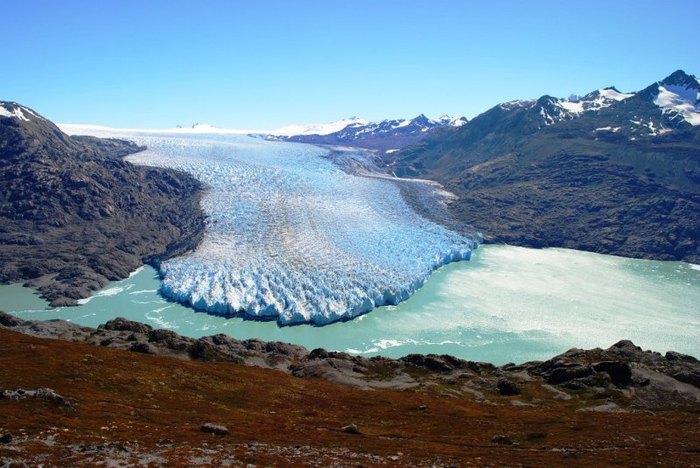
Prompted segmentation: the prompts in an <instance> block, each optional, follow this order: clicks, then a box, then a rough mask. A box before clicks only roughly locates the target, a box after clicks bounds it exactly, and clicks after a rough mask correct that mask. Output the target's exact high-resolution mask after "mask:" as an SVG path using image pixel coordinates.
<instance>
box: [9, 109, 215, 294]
mask: <svg viewBox="0 0 700 468" xmlns="http://www.w3.org/2000/svg"><path fill="white" fill-rule="evenodd" d="M141 150H143V148H140V147H138V146H136V145H135V144H133V143H130V142H126V141H120V140H112V139H110V140H104V139H99V138H91V137H70V136H68V135H66V134H64V133H63V132H61V131H60V130H59V129H58V128H57V127H56V126H55V125H54V124H53V123H51V122H50V121H48V120H46V119H45V118H43V117H41V116H40V115H39V114H37V113H36V112H34V111H32V110H31V109H29V108H27V107H24V106H22V105H20V104H17V103H14V102H0V282H3V283H7V282H16V281H29V282H30V284H31V285H32V286H34V287H37V288H38V289H39V291H40V292H41V294H42V295H43V296H44V297H46V298H47V299H49V300H50V301H51V304H52V305H54V306H59V305H65V304H74V303H75V301H76V300H77V299H80V298H84V297H87V296H88V295H89V294H90V292H91V291H93V290H96V289H99V288H100V287H102V286H104V285H105V284H106V283H107V282H108V281H111V280H117V279H122V278H125V277H126V276H128V274H129V273H130V272H131V271H133V270H135V269H136V268H138V267H139V266H140V265H142V264H143V262H144V261H150V262H157V261H158V260H159V259H161V258H164V257H169V256H173V255H177V254H179V253H182V252H183V251H185V250H187V249H189V248H191V247H193V246H194V245H196V244H197V243H198V242H199V239H200V236H201V233H202V229H203V225H204V223H203V215H202V213H201V210H200V208H199V198H200V193H201V189H202V187H201V185H200V184H199V182H197V181H196V180H195V179H193V178H192V177H190V176H188V175H186V174H183V173H180V172H177V171H173V170H167V169H157V168H148V167H138V166H134V165H133V164H130V163H128V162H126V161H124V160H123V159H122V157H123V156H126V155H128V154H131V153H134V152H136V151H141Z"/></svg>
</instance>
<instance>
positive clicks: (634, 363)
mask: <svg viewBox="0 0 700 468" xmlns="http://www.w3.org/2000/svg"><path fill="white" fill-rule="evenodd" d="M0 323H2V326H0V463H2V464H3V465H4V464H8V463H10V464H11V463H28V464H30V465H36V464H44V465H77V464H90V465H94V464H98V463H104V464H108V465H113V466H116V465H118V464H122V465H124V464H131V465H135V464H149V463H151V464H175V465H188V466H193V465H207V464H213V465H219V466H245V465H247V464H248V463H256V464H261V465H266V466H267V465H284V466H288V465H290V464H296V465H299V464H304V465H310V466H348V465H357V464H359V465H362V466H406V465H418V466H456V465H469V464H478V465H483V464H489V463H493V464H500V465H503V464H506V465H513V464H526V465H564V464H565V465H567V466H591V465H609V464H625V465H629V464H640V463H642V464H664V465H692V464H697V463H700V445H698V441H700V429H699V427H700V426H698V424H697V414H698V410H699V408H700V398H699V397H698V393H699V392H700V389H698V382H697V377H698V375H699V374H698V367H700V364H698V362H697V360H695V358H692V357H690V356H686V355H681V354H678V353H672V352H669V353H667V354H666V355H663V356H662V355H660V354H657V353H652V352H648V351H647V352H644V351H642V350H640V349H639V348H637V347H636V346H634V345H633V344H632V343H629V342H620V343H618V344H616V345H614V346H613V347H611V348H610V349H607V350H600V349H596V350H589V351H584V350H571V351H568V352H567V353H565V354H563V355H561V356H557V357H555V358H552V359H550V360H548V361H545V362H534V363H526V364H523V365H519V366H516V365H506V366H502V367H494V366H492V365H489V364H486V363H475V362H469V361H462V360H459V359H455V358H453V357H450V356H430V355H428V356H424V355H412V356H407V357H405V358H403V359H400V360H390V359H384V358H372V359H365V358H360V357H352V356H348V355H345V354H342V353H330V352H326V351H323V350H314V351H311V352H308V351H306V350H305V349H303V348H300V347H297V346H291V345H285V344H282V343H264V342H261V341H257V340H249V341H237V340H232V339H231V338H228V337H225V336H223V335H216V336H213V337H207V338H202V339H201V340H192V339H187V338H183V337H180V336H178V335H176V334H174V333H172V332H168V331H165V330H153V329H151V328H150V327H148V326H147V325H144V324H140V323H136V322H128V321H125V320H123V319H117V320H114V321H111V322H109V323H107V324H105V325H103V326H101V327H100V328H99V329H97V330H95V329H88V328H82V327H78V326H76V325H72V324H69V323H67V322H61V321H48V322H25V321H19V320H17V319H15V318H14V317H12V316H9V315H6V314H2V315H0ZM17 331H19V332H21V333H17ZM28 334H33V335H36V336H29V335H28ZM37 336H44V337H52V338H58V337H60V338H62V339H46V338H38V337H37ZM68 340H72V341H76V342H71V341H68ZM88 343H93V344H92V345H91V344H88ZM113 347H116V348H123V349H113ZM125 349H129V350H131V351H133V352H131V353H129V354H127V351H125ZM178 358H179V359H178ZM212 361H217V362H212ZM299 377H302V378H299ZM337 382H341V383H342V384H341V385H339V384H338V383H337ZM688 382H690V383H688Z"/></svg>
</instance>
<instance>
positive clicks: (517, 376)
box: [0, 312, 700, 412]
mask: <svg viewBox="0 0 700 468" xmlns="http://www.w3.org/2000/svg"><path fill="white" fill-rule="evenodd" d="M0 328H4V329H9V330H12V331H16V332H20V333H23V334H27V335H32V336H35V337H43V338H55V339H61V340H68V341H73V342H79V343H87V344H92V345H96V346H102V347H111V348H120V349H125V350H129V351H132V352H136V353H145V354H153V355H165V356H173V357H177V358H181V359H186V360H197V361H223V362H233V363H237V364H243V365H247V366H257V367H261V368H269V369H276V370H281V371H283V372H286V373H288V374H291V375H293V376H296V377H303V378H319V379H323V380H327V381H330V382H333V383H337V384H341V385H345V386H351V387H355V388H362V389H373V388H374V389H378V388H393V389H407V388H421V387H426V388H427V387H431V388H433V389H435V388H438V389H441V390H440V391H441V392H443V393H445V394H446V395H453V396H470V397H472V398H474V399H475V400H476V401H479V402H482V403H484V404H494V399H495V398H496V399H497V398H501V397H506V398H509V399H510V400H511V401H510V403H511V404H512V405H515V406H518V405H524V406H537V405H538V402H540V401H541V400H539V399H538V398H535V399H533V398H530V397H528V398H522V399H521V398H520V397H519V395H521V393H526V394H527V395H532V394H533V388H532V387H536V389H535V390H536V391H534V393H535V394H538V395H541V396H540V397H539V398H541V399H544V398H549V399H553V400H562V401H565V400H572V399H577V400H579V401H580V403H581V408H582V409H584V410H591V411H606V412H607V411H627V410H632V409H635V408H640V409H670V408H687V407H692V408H698V407H700V362H699V361H698V360H697V359H696V358H694V357H692V356H688V355H685V354H681V353H677V352H674V351H669V352H667V353H666V354H665V355H662V354H660V353H657V352H652V351H643V350H642V349H641V348H639V347H638V346H635V345H634V344H633V343H632V342H631V341H620V342H618V343H616V344H614V345H613V346H611V347H610V348H608V349H599V348H596V349H591V350H583V349H571V350H569V351H567V352H565V353H563V354H561V355H559V356H555V357H553V358H551V359H549V360H547V361H543V362H541V361H533V362H526V363H524V364H520V365H516V364H506V365H503V366H500V367H497V366H494V365H492V364H489V363H483V362H473V361H466V360H462V359H458V358H455V357H453V356H449V355H434V354H428V355H421V354H411V355H408V356H405V357H403V358H400V359H390V358H385V357H371V358H366V357H362V356H353V355H350V354H347V353H341V352H331V351H326V350H323V349H314V350H312V351H308V350H307V349H306V348H304V347H302V346H298V345H292V344H288V343H281V342H264V341H260V340H255V339H253V340H243V341H241V340H236V339H233V338H231V337H229V336H228V335H223V334H218V335H213V336H207V337H204V338H200V339H193V338H188V337H184V336H180V335H178V334H177V333H175V332H173V331H171V330H164V329H154V328H153V327H151V326H150V325H147V324H143V323H139V322H133V321H129V320H126V319H124V318H116V319H114V320H110V321H109V322H107V323H105V324H103V325H100V326H99V327H98V328H97V329H94V328H89V327H82V326H79V325H76V324H73V323H70V322H66V321H63V320H48V321H28V320H22V319H19V318H17V317H14V316H12V315H9V314H6V313H4V312H0ZM525 387H527V388H528V390H527V392H522V390H523V389H524V388H525Z"/></svg>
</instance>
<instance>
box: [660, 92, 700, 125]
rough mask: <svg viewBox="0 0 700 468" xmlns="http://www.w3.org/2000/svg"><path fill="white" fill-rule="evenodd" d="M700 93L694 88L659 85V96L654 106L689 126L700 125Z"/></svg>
mask: <svg viewBox="0 0 700 468" xmlns="http://www.w3.org/2000/svg"><path fill="white" fill-rule="evenodd" d="M698 99H700V93H699V92H698V90H697V89H696V88H689V87H686V86H676V85H659V94H658V96H656V99H654V104H656V105H657V106H659V107H660V108H661V110H662V112H663V113H664V114H666V113H674V114H676V115H679V116H681V117H682V118H683V119H684V120H685V121H686V122H688V123H689V124H691V125H700V106H699V105H698Z"/></svg>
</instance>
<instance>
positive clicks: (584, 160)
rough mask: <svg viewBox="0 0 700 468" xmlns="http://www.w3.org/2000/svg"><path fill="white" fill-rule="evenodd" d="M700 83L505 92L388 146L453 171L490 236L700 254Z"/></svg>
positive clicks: (400, 171) (411, 160)
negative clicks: (454, 124) (466, 115)
mask: <svg viewBox="0 0 700 468" xmlns="http://www.w3.org/2000/svg"><path fill="white" fill-rule="evenodd" d="M699 93H700V84H699V83H698V81H697V79H696V78H695V77H693V76H691V75H688V74H686V73H684V72H683V71H680V70H679V71H677V72H675V73H673V74H672V75H670V76H668V77H667V78H665V79H664V80H662V81H659V82H657V83H654V84H652V85H650V86H649V87H647V88H645V89H644V90H642V91H639V92H638V93H630V94H623V93H620V92H619V91H617V90H616V89H615V88H603V89H600V90H597V91H593V92H592V93H589V94H588V95H586V96H583V97H581V98H575V97H574V98H570V99H558V98H554V97H551V96H543V97H541V98H539V99H537V100H531V101H513V102H508V103H504V104H500V105H498V106H496V107H494V108H492V109H490V110H488V111H487V112H484V113H483V114H481V115H479V116H478V117H476V118H474V119H473V120H471V121H470V122H469V123H467V124H466V125H463V126H462V127H460V128H458V129H455V130H454V131H451V132H442V133H440V134H434V135H430V136H428V137H427V138H425V139H424V140H422V141H421V142H419V143H417V144H416V145H414V146H412V147H409V148H406V149H405V150H403V151H401V152H399V153H393V154H389V155H386V156H385V162H386V163H388V164H389V165H390V168H391V170H392V171H393V172H394V173H395V174H397V175H401V176H419V177H425V178H430V179H433V180H436V181H438V182H441V183H443V184H444V185H445V186H446V188H447V189H448V190H450V191H452V192H454V193H455V194H456V195H457V196H458V197H459V200H458V201H456V202H455V203H453V204H452V205H451V212H452V213H453V214H454V215H456V216H457V218H458V219H460V220H462V221H464V222H467V223H471V224H473V225H474V226H475V227H477V228H479V229H481V230H482V231H483V234H484V237H485V240H486V241H491V242H506V243H513V244H518V245H524V246H533V247H543V246H556V247H568V248H576V249H582V250H589V251H594V252H601V253H611V254H617V255H624V256H632V257H643V258H655V259H662V260H686V261H690V262H696V263H697V262H700V215H699V214H700V126H698V124H699V123H700V104H699V101H698V97H699V96H700V94H699Z"/></svg>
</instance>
